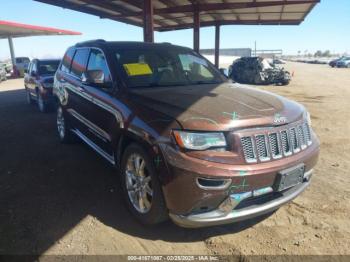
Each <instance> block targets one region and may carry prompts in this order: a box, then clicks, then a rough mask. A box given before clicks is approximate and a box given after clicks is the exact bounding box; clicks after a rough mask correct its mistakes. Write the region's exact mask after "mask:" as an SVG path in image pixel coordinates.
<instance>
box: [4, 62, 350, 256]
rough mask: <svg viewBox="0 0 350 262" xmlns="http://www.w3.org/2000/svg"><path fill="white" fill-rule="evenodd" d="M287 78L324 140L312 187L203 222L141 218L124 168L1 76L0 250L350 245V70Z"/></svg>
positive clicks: (331, 250) (339, 248) (290, 250)
mask: <svg viewBox="0 0 350 262" xmlns="http://www.w3.org/2000/svg"><path fill="white" fill-rule="evenodd" d="M286 67H287V68H288V69H290V71H294V78H293V81H292V82H291V84H290V85H289V86H287V87H275V86H269V87H261V88H263V89H267V90H271V91H273V92H276V93H278V94H281V95H283V96H286V97H289V98H291V99H294V100H297V101H299V102H301V103H302V104H304V105H305V106H306V107H307V108H308V109H309V111H310V112H311V115H312V120H313V127H314V129H315V131H316V132H317V134H318V136H319V138H320V140H321V155H320V161H319V164H318V165H317V167H316V169H315V174H314V177H313V182H312V185H311V187H310V188H309V189H308V190H307V191H306V192H305V193H303V194H302V195H301V196H300V197H299V198H297V199H296V200H295V201H293V202H292V203H290V204H289V205H287V206H284V207H282V208H281V209H279V210H278V211H277V212H275V213H274V214H272V215H270V216H267V217H264V218H260V219H256V220H251V221H248V222H243V223H238V224H233V225H228V226H223V227H213V228H205V229H197V230H189V229H182V228H179V227H177V226H175V225H173V224H172V223H171V222H166V223H164V224H162V225H159V226H157V227H144V226H141V225H140V224H138V223H137V222H136V221H135V220H134V219H133V217H132V216H131V215H130V214H129V213H128V212H127V210H126V209H125V208H124V206H123V203H122V200H121V197H120V195H119V192H118V191H119V188H118V185H117V178H116V174H117V172H116V171H115V170H114V169H113V168H111V167H110V166H109V164H108V163H107V162H105V161H104V160H103V159H102V158H100V157H98V156H97V155H96V154H95V153H94V152H93V151H92V150H90V149H89V148H88V147H87V146H84V145H83V144H79V143H78V144H76V145H61V144H60V143H59V141H58V139H57V137H56V129H55V116H54V114H41V113H39V112H38V111H37V109H36V108H35V107H34V106H29V105H27V104H26V102H25V93H24V90H23V80H10V81H7V82H4V83H1V84H0V254H37V255H41V254H65V255H68V254H103V255H106V254H139V255H140V254H144V255H150V254H163V255H164V254H176V255H185V254H197V255H198V254H201V255H204V254H222V255H224V254H225V255H229V254H236V255H240V256H245V255H251V254H253V255H260V254H264V255H269V254H281V255H283V254H317V255H321V254H349V255H350V219H349V217H350V215H349V214H350V171H349V170H350V135H349V134H350V118H349V113H350V102H349V101H350V70H348V69H332V68H329V67H328V66H325V65H309V64H298V63H289V64H288V65H287V66H286Z"/></svg>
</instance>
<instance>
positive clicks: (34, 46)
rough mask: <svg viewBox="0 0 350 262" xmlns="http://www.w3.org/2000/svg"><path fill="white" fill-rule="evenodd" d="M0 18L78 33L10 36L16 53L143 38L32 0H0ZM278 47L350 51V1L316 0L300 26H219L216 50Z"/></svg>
mask: <svg viewBox="0 0 350 262" xmlns="http://www.w3.org/2000/svg"><path fill="white" fill-rule="evenodd" d="M0 20H8V21H13V22H19V23H26V24H33V25H39V26H49V27H56V28H60V29H67V30H73V31H78V32H81V33H83V35H81V36H44V37H27V38H16V39H14V44H15V52H16V56H28V57H30V58H45V57H62V56H63V54H64V52H65V50H66V49H67V47H69V46H71V45H74V44H75V43H77V42H81V41H85V40H90V39H105V40H113V41H142V40H143V34H142V29H141V28H139V27H135V26H131V25H127V24H123V23H119V22H115V21H112V20H108V19H100V18H98V17H96V16H92V15H88V14H84V13H79V12H76V11H71V10H68V9H63V8H60V7H54V6H50V5H46V4H43V3H39V2H35V1H32V0H15V1H8V0H0ZM192 39H193V37H192V30H179V31H172V32H162V33H158V32H156V33H155V41H156V42H170V43H173V44H177V45H182V46H188V47H192V46H193V42H192ZM200 40H201V48H213V47H214V28H213V27H205V28H202V29H201V31H200ZM255 41H256V42H257V49H282V50H283V53H284V54H286V55H294V54H297V53H298V51H301V53H305V52H308V53H315V52H316V51H317V50H323V51H324V50H330V51H331V52H332V53H341V54H342V53H345V52H347V53H349V54H350V0H321V3H320V4H318V5H317V6H316V7H315V8H314V9H313V10H312V12H311V14H309V16H307V18H306V20H305V21H304V22H303V23H302V24H301V25H300V26H237V25H232V26H222V27H221V48H245V47H248V48H252V49H253V48H254V42H255ZM9 56H10V51H9V48H8V42H7V40H0V59H6V58H9Z"/></svg>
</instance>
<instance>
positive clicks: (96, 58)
mask: <svg viewBox="0 0 350 262" xmlns="http://www.w3.org/2000/svg"><path fill="white" fill-rule="evenodd" d="M87 70H101V71H102V72H103V73H104V75H105V82H111V81H112V78H111V74H110V72H109V69H108V65H107V61H106V58H105V56H104V55H103V53H102V52H101V51H100V50H97V49H93V50H91V54H90V59H89V64H88V68H87Z"/></svg>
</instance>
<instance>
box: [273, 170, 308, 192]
mask: <svg viewBox="0 0 350 262" xmlns="http://www.w3.org/2000/svg"><path fill="white" fill-rule="evenodd" d="M304 171H305V165H304V164H300V165H298V166H295V167H291V168H288V169H286V170H282V171H280V172H279V173H278V175H277V179H276V183H275V190H276V191H283V190H285V189H288V188H290V187H293V186H295V185H297V184H300V183H302V182H303V180H304Z"/></svg>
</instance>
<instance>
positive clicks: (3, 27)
mask: <svg viewBox="0 0 350 262" xmlns="http://www.w3.org/2000/svg"><path fill="white" fill-rule="evenodd" d="M44 35H46V36H47V35H81V33H79V32H74V31H68V30H62V29H57V28H52V27H43V26H35V25H27V24H20V23H15V22H9V21H3V20H0V39H4V38H7V39H8V41H9V45H10V52H11V60H12V64H13V66H15V65H16V58H15V51H14V47H13V40H12V39H13V38H15V37H27V36H44Z"/></svg>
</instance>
